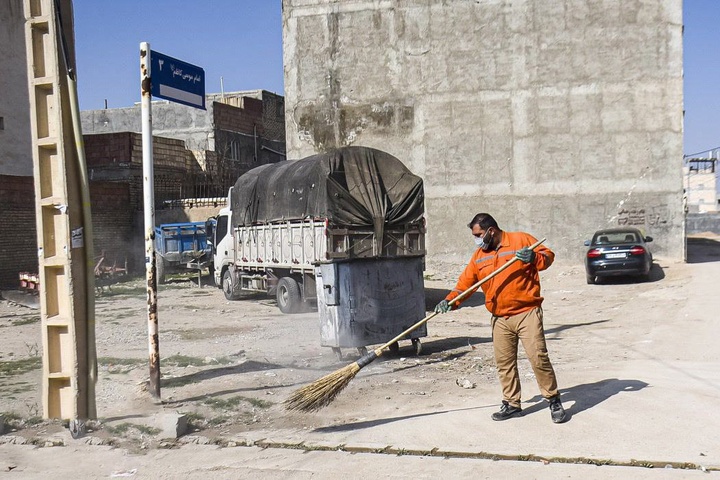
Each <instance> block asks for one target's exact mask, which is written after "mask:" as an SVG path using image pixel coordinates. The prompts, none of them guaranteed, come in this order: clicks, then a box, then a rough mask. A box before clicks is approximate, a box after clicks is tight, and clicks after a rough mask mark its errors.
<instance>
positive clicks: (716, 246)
mask: <svg viewBox="0 0 720 480" xmlns="http://www.w3.org/2000/svg"><path fill="white" fill-rule="evenodd" d="M687 262H688V263H707V262H720V241H717V240H713V239H712V238H702V237H688V239H687Z"/></svg>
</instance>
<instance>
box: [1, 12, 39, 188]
mask: <svg viewBox="0 0 720 480" xmlns="http://www.w3.org/2000/svg"><path fill="white" fill-rule="evenodd" d="M32 169H33V160H32V138H31V134H30V104H29V100H28V80H27V56H26V50H25V14H24V11H23V0H3V1H2V2H0V175H3V174H4V175H32V174H33V172H32Z"/></svg>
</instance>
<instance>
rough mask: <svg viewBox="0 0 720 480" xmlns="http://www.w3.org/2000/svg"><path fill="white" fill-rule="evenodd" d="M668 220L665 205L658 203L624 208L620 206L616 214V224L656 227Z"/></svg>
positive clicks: (668, 214)
mask: <svg viewBox="0 0 720 480" xmlns="http://www.w3.org/2000/svg"><path fill="white" fill-rule="evenodd" d="M669 220H670V211H669V209H668V207H667V205H659V206H656V207H650V208H642V207H637V208H625V207H621V208H620V209H619V210H618V214H617V224H618V225H621V226H629V227H638V226H646V225H649V226H652V227H658V226H662V225H666V224H667V223H669Z"/></svg>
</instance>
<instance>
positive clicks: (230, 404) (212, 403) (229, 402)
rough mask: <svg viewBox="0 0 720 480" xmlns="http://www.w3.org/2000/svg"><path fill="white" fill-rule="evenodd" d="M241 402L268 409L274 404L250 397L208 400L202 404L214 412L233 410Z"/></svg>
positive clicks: (239, 396) (240, 396)
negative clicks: (214, 410)
mask: <svg viewBox="0 0 720 480" xmlns="http://www.w3.org/2000/svg"><path fill="white" fill-rule="evenodd" d="M241 402H247V403H249V404H250V405H252V406H253V407H255V408H270V407H272V406H273V405H274V403H272V402H268V401H266V400H260V399H258V398H251V397H243V396H242V395H238V396H235V397H230V398H228V399H223V398H208V399H206V400H205V401H204V402H203V403H204V404H205V405H207V406H209V407H210V408H213V409H216V410H230V409H234V408H236V407H237V406H239V405H240V403H241Z"/></svg>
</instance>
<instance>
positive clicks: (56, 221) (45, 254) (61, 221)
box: [25, 0, 97, 420]
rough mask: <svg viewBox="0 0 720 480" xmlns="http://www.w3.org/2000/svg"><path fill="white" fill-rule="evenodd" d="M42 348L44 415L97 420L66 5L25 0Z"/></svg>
mask: <svg viewBox="0 0 720 480" xmlns="http://www.w3.org/2000/svg"><path fill="white" fill-rule="evenodd" d="M25 18H26V23H25V35H26V37H25V38H26V45H27V57H28V82H29V93H30V109H31V112H30V118H31V124H32V125H31V126H32V137H33V166H34V173H35V212H36V218H37V220H36V222H37V232H38V239H37V240H38V263H39V270H40V271H39V274H40V287H41V288H40V306H41V318H42V343H43V378H42V391H43V416H44V417H45V418H63V419H70V420H77V419H87V418H96V416H97V414H96V408H95V381H96V377H97V367H96V357H95V317H94V309H95V305H94V276H93V274H92V271H93V270H92V259H93V251H92V249H93V247H92V222H91V221H90V215H89V211H90V204H89V192H88V184H87V175H86V167H85V158H84V152H83V145H82V132H81V131H80V126H79V123H80V122H79V112H78V108H77V95H76V89H75V39H74V30H73V12H72V1H71V0H25Z"/></svg>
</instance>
